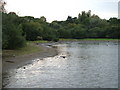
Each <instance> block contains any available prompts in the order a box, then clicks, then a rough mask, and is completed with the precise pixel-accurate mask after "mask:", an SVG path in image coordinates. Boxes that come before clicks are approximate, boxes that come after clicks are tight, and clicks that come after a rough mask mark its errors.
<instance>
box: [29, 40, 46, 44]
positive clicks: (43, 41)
mask: <svg viewBox="0 0 120 90" xmlns="http://www.w3.org/2000/svg"><path fill="white" fill-rule="evenodd" d="M29 42H32V43H47V42H48V41H45V40H37V41H29Z"/></svg>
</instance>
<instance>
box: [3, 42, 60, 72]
mask: <svg viewBox="0 0 120 90" xmlns="http://www.w3.org/2000/svg"><path fill="white" fill-rule="evenodd" d="M37 46H39V47H41V48H42V49H43V50H42V51H39V52H36V53H32V54H27V55H20V56H16V57H10V58H4V59H2V73H5V72H7V71H9V70H10V69H17V68H20V67H22V66H24V65H27V64H31V63H32V62H33V60H35V59H37V58H39V59H43V58H46V57H53V56H56V55H57V54H58V52H57V49H56V48H53V47H47V46H42V45H40V44H39V45H37Z"/></svg>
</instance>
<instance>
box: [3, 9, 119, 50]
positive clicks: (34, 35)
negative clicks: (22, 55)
mask: <svg viewBox="0 0 120 90" xmlns="http://www.w3.org/2000/svg"><path fill="white" fill-rule="evenodd" d="M2 18H3V19H2V22H3V27H2V28H3V29H2V34H3V41H2V45H3V49H16V48H19V47H23V46H24V45H25V42H26V40H28V41H34V40H48V41H58V40H59V38H70V39H72V38H73V39H82V38H116V39H117V38H120V37H119V35H120V19H117V18H110V19H109V20H106V19H100V18H99V16H97V15H91V11H90V10H89V11H88V12H85V11H82V12H81V13H79V14H78V17H71V16H68V18H67V19H66V20H65V21H53V22H51V23H48V22H47V21H46V18H45V17H44V16H42V17H40V18H34V17H32V16H25V17H20V16H18V15H16V13H14V12H10V13H8V14H7V13H5V12H4V13H3V14H2Z"/></svg>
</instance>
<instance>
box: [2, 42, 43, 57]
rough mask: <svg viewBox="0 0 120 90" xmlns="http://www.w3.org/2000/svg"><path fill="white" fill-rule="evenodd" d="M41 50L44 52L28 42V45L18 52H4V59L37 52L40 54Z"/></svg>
mask: <svg viewBox="0 0 120 90" xmlns="http://www.w3.org/2000/svg"><path fill="white" fill-rule="evenodd" d="M41 50H42V48H41V47H38V46H36V45H35V44H33V43H31V42H27V45H26V46H25V47H23V48H20V49H17V50H3V52H2V56H3V58H8V57H14V56H19V55H26V54H32V53H35V52H39V51H41Z"/></svg>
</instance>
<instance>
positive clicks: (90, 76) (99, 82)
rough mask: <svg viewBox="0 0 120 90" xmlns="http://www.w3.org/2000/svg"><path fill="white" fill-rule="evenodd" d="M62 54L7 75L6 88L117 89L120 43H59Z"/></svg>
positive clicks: (40, 60)
mask: <svg viewBox="0 0 120 90" xmlns="http://www.w3.org/2000/svg"><path fill="white" fill-rule="evenodd" d="M55 46H57V49H58V51H59V54H58V55H57V56H55V57H48V58H43V59H39V58H36V59H34V60H33V63H32V64H28V65H26V66H23V67H21V68H18V69H14V70H11V71H9V72H8V73H7V74H6V75H4V79H3V81H4V82H3V85H4V86H5V88H117V87H118V44H117V43H112V42H99V43H80V42H72V43H71V42H68V43H62V44H57V45H55Z"/></svg>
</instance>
